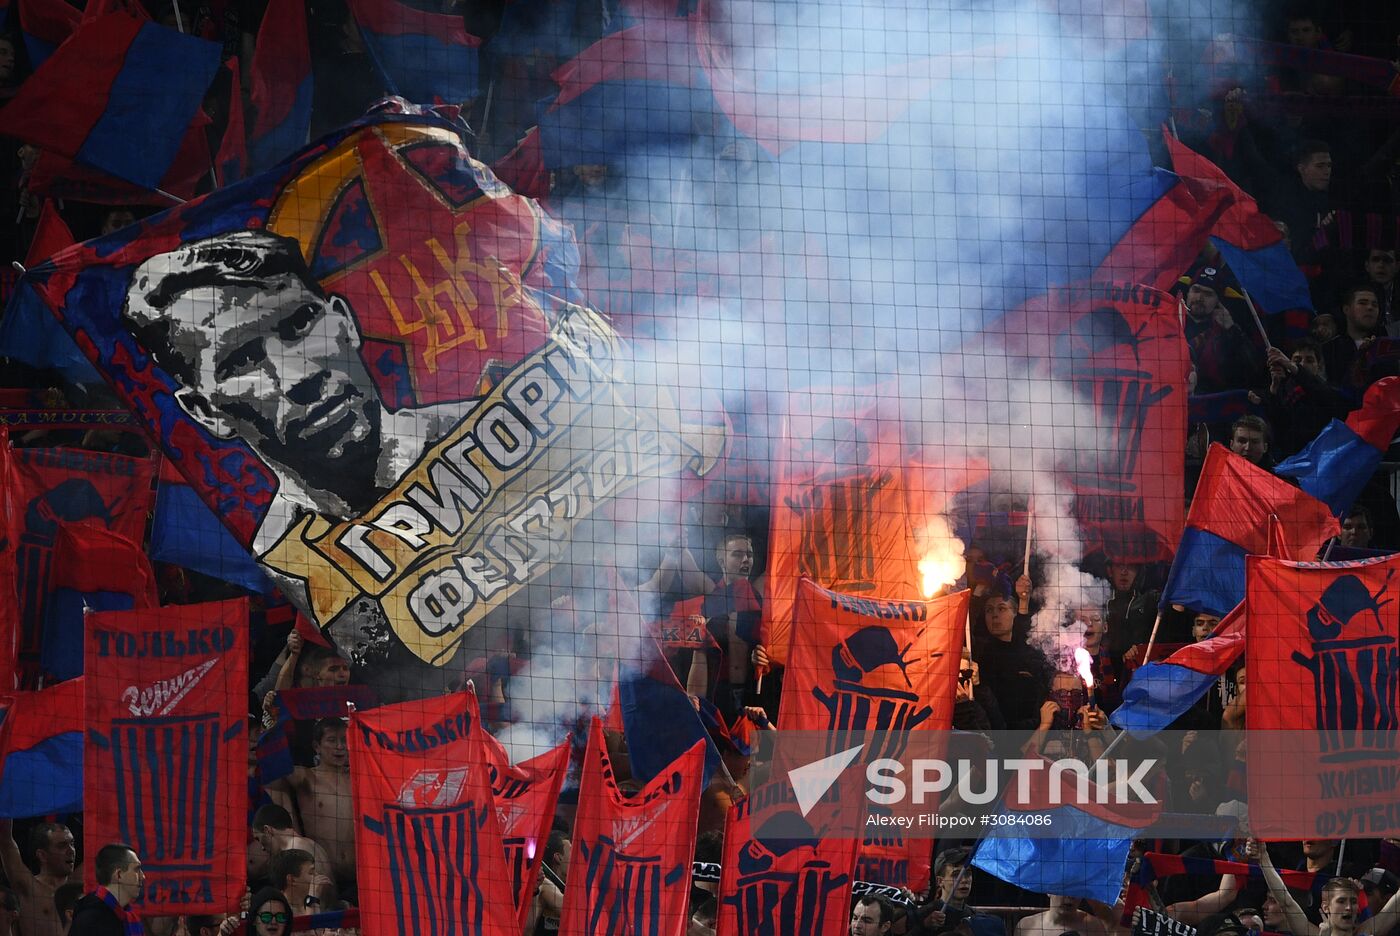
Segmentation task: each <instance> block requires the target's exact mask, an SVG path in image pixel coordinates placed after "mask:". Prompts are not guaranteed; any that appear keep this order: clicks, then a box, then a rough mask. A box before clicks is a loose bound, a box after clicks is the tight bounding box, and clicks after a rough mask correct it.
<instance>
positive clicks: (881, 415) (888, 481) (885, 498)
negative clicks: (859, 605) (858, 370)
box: [762, 391, 921, 665]
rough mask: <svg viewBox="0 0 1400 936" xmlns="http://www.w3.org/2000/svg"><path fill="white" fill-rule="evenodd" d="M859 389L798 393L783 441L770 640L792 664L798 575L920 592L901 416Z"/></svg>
mask: <svg viewBox="0 0 1400 936" xmlns="http://www.w3.org/2000/svg"><path fill="white" fill-rule="evenodd" d="M852 396H854V394H852V393H851V392H849V391H847V392H845V393H835V392H833V393H830V394H826V393H813V394H811V395H810V396H802V395H796V394H794V395H793V399H792V401H791V404H790V408H789V412H788V413H787V415H786V417H785V419H784V421H783V433H782V438H781V440H780V442H779V445H778V456H777V459H776V461H777V465H776V475H777V477H776V482H775V484H774V488H773V507H772V514H771V516H770V519H769V552H768V594H767V596H766V599H767V600H766V602H765V604H764V607H763V630H762V642H763V643H764V645H765V646H766V648H767V650H768V656H769V658H770V659H772V660H773V661H774V662H775V663H778V664H780V665H784V664H786V663H787V659H788V643H789V640H790V633H791V628H792V619H793V609H794V607H795V605H796V601H797V582H798V580H799V579H802V578H809V579H811V580H813V581H814V582H817V583H818V584H820V585H823V586H826V587H828V588H833V589H836V590H837V591H843V592H849V593H851V594H856V595H880V596H883V597H909V598H914V597H919V596H920V585H921V580H920V576H919V570H918V557H917V556H915V555H914V542H913V533H912V531H911V529H910V526H909V516H908V505H907V503H906V499H905V486H904V472H903V466H902V461H903V450H902V447H901V445H900V443H899V414H898V412H897V411H891V412H883V411H882V410H881V409H880V405H879V403H880V398H881V395H880V394H878V393H871V394H868V395H861V396H862V398H866V399H870V400H871V402H869V403H867V404H865V405H863V406H856V405H854V404H848V402H845V401H848V400H849V399H850V398H851V397H852Z"/></svg>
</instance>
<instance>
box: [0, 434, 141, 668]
mask: <svg viewBox="0 0 1400 936" xmlns="http://www.w3.org/2000/svg"><path fill="white" fill-rule="evenodd" d="M154 475H155V464H154V462H152V461H151V460H150V459H148V458H130V457H128V456H126V455H110V454H107V453H105V452H89V451H85V450H82V449H15V450H14V451H13V452H12V453H11V455H10V459H9V472H8V473H7V484H6V489H7V490H6V494H5V496H6V501H7V504H6V507H7V511H6V512H7V514H8V518H7V520H8V530H7V533H8V535H9V537H10V540H11V542H13V543H14V544H15V547H14V548H15V567H16V581H17V583H18V591H19V628H20V630H19V649H20V653H21V654H22V655H33V654H37V653H38V652H39V649H40V645H39V636H40V633H41V630H42V628H41V624H42V623H43V620H44V617H43V615H44V606H45V603H46V602H47V600H48V594H49V590H50V583H51V578H52V570H53V547H54V542H55V540H56V538H57V536H58V531H59V528H60V527H62V526H73V525H82V526H89V527H98V528H101V529H106V530H109V531H111V532H112V533H115V534H117V535H118V536H121V537H124V538H125V539H128V540H130V541H132V542H134V543H140V542H142V541H143V540H144V538H145V534H146V519H147V515H148V514H149V513H150V510H151V480H152V478H153V477H154Z"/></svg>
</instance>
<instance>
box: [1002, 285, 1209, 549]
mask: <svg viewBox="0 0 1400 936" xmlns="http://www.w3.org/2000/svg"><path fill="white" fill-rule="evenodd" d="M1179 306H1180V303H1179V302H1178V301H1177V300H1176V299H1175V298H1174V297H1173V296H1170V295H1168V294H1167V293H1164V292H1160V291H1158V290H1156V289H1152V288H1150V287H1147V286H1140V285H1136V284H1133V283H1112V282H1094V283H1080V284H1076V285H1075V286H1072V287H1070V288H1067V289H1060V290H1054V291H1052V292H1051V293H1050V294H1049V295H1047V296H1045V297H1043V298H1040V299H1036V300H1034V301H1032V302H1031V303H1029V304H1028V305H1027V306H1026V307H1024V308H1022V309H1020V310H1018V311H1017V312H1016V313H1014V314H1012V315H1010V316H1008V317H1007V318H1006V319H1005V320H1004V321H1003V322H1001V323H998V324H997V325H996V326H995V327H994V329H993V335H994V336H995V337H996V340H1000V341H1004V343H1005V345H1006V350H1007V351H1008V352H1010V353H1011V354H1012V355H1013V356H1025V357H1026V358H1027V359H1029V360H1031V361H1033V362H1036V363H1037V365H1039V366H1042V367H1048V373H1045V374H1032V375H1031V376H1033V377H1036V376H1044V377H1051V378H1054V379H1057V380H1060V381H1064V382H1065V383H1068V384H1069V385H1070V386H1072V387H1073V388H1074V391H1075V396H1076V397H1077V399H1078V401H1079V403H1080V404H1081V407H1082V409H1083V415H1084V416H1089V417H1091V418H1092V420H1093V421H1092V423H1091V424H1088V425H1085V424H1083V423H1082V422H1079V421H1076V423H1075V425H1076V428H1077V429H1079V430H1080V432H1081V434H1082V436H1083V437H1084V438H1085V439H1086V444H1085V445H1084V446H1082V447H1081V448H1080V449H1079V450H1077V451H1076V452H1075V453H1074V458H1075V461H1074V464H1073V465H1072V467H1071V466H1067V467H1069V468H1070V470H1069V471H1068V477H1067V480H1068V481H1069V484H1070V486H1071V488H1072V489H1073V491H1074V494H1075V499H1074V505H1073V513H1074V517H1075V519H1076V520H1078V521H1079V525H1080V528H1081V529H1082V530H1083V531H1084V533H1085V536H1086V537H1087V538H1088V542H1087V543H1086V546H1087V547H1088V550H1089V551H1092V550H1096V549H1098V550H1102V551H1103V552H1104V553H1105V554H1106V555H1107V556H1108V558H1109V559H1113V560H1117V561H1120V562H1133V563H1140V562H1159V561H1169V560H1170V559H1171V557H1172V551H1173V550H1174V549H1175V548H1176V542H1177V539H1178V538H1179V537H1180V536H1181V529H1182V525H1183V523H1184V522H1185V509H1184V507H1183V503H1182V497H1181V492H1182V491H1183V490H1185V480H1184V474H1183V473H1184V470H1185V468H1184V465H1185V446H1186V415H1187V413H1186V411H1187V399H1186V398H1187V387H1186V380H1187V376H1188V375H1189V373H1190V371H1191V358H1190V352H1189V349H1188V348H1187V346H1186V340H1185V338H1184V337H1183V335H1182V330H1181V317H1180V315H1179V314H1178V308H1179Z"/></svg>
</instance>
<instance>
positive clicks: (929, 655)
mask: <svg viewBox="0 0 1400 936" xmlns="http://www.w3.org/2000/svg"><path fill="white" fill-rule="evenodd" d="M971 594H972V593H971V592H969V591H967V590H963V591H959V592H955V593H953V594H951V595H948V596H947V597H944V598H936V599H934V600H932V601H883V600H880V599H878V598H867V597H864V596H858V595H851V594H844V593H840V592H835V591H829V590H827V589H825V588H821V587H820V586H818V585H816V584H815V583H813V582H812V581H811V580H810V579H803V580H802V582H801V584H800V585H799V586H798V592H797V609H796V618H795V620H794V622H793V641H792V652H791V656H790V657H789V659H788V667H787V676H786V678H785V680H784V682H783V699H782V707H781V709H780V715H779V720H778V726H779V728H781V729H783V730H799V731H813V732H816V731H820V732H825V733H826V734H827V736H828V738H829V739H830V740H829V741H828V743H827V754H836V753H838V752H840V751H843V750H845V749H847V748H850V747H851V746H852V745H853V744H855V743H856V741H855V738H856V736H862V735H865V736H868V734H869V733H871V732H882V733H887V734H881V735H878V736H877V737H881V738H883V739H884V741H885V743H886V744H887V745H890V746H889V747H887V748H885V749H883V750H878V751H877V750H876V749H874V748H873V747H870V746H867V748H866V750H865V752H864V753H863V754H862V758H866V759H868V760H874V759H876V758H879V757H896V758H897V757H899V756H900V755H901V754H902V753H903V745H904V744H906V743H907V740H908V739H907V736H906V733H907V732H909V731H946V730H948V729H949V728H951V727H952V723H953V696H954V694H955V688H956V684H957V676H958V667H959V663H960V660H961V656H960V655H959V652H958V648H959V646H960V645H961V643H962V640H963V625H964V623H965V622H966V621H967V607H968V600H969V598H970V596H971ZM896 745H897V747H896ZM868 760H867V761H865V762H868ZM884 831H885V832H888V831H889V830H888V829H886V830H884ZM928 858H929V853H928V850H927V849H925V848H915V847H914V843H913V842H910V841H903V842H895V843H882V844H879V845H874V844H867V846H866V847H865V848H864V849H863V850H862V857H861V864H860V866H859V870H858V874H859V876H860V878H861V879H862V880H870V881H874V882H876V883H880V884H890V885H893V886H896V887H910V888H913V889H916V890H917V889H921V888H922V887H923V886H924V884H926V883H927V879H928V872H929V867H928Z"/></svg>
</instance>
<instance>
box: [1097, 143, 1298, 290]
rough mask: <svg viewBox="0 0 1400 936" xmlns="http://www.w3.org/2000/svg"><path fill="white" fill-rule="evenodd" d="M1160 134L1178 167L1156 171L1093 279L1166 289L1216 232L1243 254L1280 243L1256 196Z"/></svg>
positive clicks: (1272, 256) (1266, 257)
mask: <svg viewBox="0 0 1400 936" xmlns="http://www.w3.org/2000/svg"><path fill="white" fill-rule="evenodd" d="M1162 136H1163V138H1164V140H1165V141H1166V146H1167V149H1168V151H1169V152H1170V153H1171V155H1172V161H1173V165H1175V166H1176V168H1177V172H1176V173H1171V172H1167V171H1166V170H1163V169H1154V170H1153V171H1152V178H1153V181H1154V184H1155V185H1156V186H1157V191H1156V193H1155V195H1154V197H1153V200H1152V201H1151V202H1150V204H1148V205H1146V206H1145V210H1144V211H1142V212H1141V214H1140V215H1139V216H1138V217H1137V219H1136V220H1135V221H1134V222H1133V223H1132V224H1131V226H1130V227H1128V229H1127V230H1126V231H1125V232H1124V233H1123V235H1122V236H1121V237H1120V238H1119V240H1118V241H1117V242H1116V243H1114V244H1113V245H1112V247H1111V249H1110V250H1108V252H1107V255H1106V256H1105V257H1104V258H1103V260H1102V262H1100V263H1099V266H1098V270H1097V272H1096V274H1095V275H1094V277H1093V278H1094V279H1095V280H1098V279H1103V278H1107V279H1113V280H1120V281H1123V282H1128V283H1141V284H1144V285H1147V286H1152V287H1154V288H1156V289H1160V290H1163V291H1167V290H1170V289H1171V288H1172V286H1173V285H1174V284H1175V283H1176V280H1177V277H1179V276H1181V274H1182V273H1184V272H1185V271H1186V270H1187V269H1188V268H1189V267H1190V266H1191V264H1192V263H1194V262H1195V261H1196V257H1197V255H1198V254H1200V252H1201V248H1203V247H1204V246H1206V241H1207V240H1208V239H1209V237H1210V236H1211V235H1212V234H1216V235H1217V236H1218V238H1217V239H1218V241H1219V243H1221V244H1224V245H1225V246H1226V247H1227V248H1228V247H1229V246H1230V245H1237V246H1238V247H1239V251H1237V255H1239V256H1243V255H1244V251H1246V250H1249V251H1253V250H1256V249H1259V248H1263V247H1266V246H1270V245H1277V244H1279V243H1281V241H1280V235H1279V232H1278V230H1277V229H1275V228H1274V227H1273V225H1272V223H1271V222H1269V219H1268V218H1266V217H1264V216H1263V215H1261V214H1259V210H1258V207H1257V206H1256V205H1255V203H1254V200H1253V199H1252V198H1250V197H1249V196H1248V195H1246V194H1245V193H1244V192H1243V191H1242V190H1241V189H1240V188H1239V187H1238V186H1236V185H1234V183H1232V182H1230V181H1229V179H1228V178H1226V177H1225V175H1224V174H1223V173H1222V172H1220V170H1219V169H1217V168H1216V167H1215V166H1213V165H1212V164H1211V163H1210V162H1209V160H1206V159H1203V158H1202V157H1200V156H1198V155H1197V154H1196V153H1194V152H1192V151H1191V150H1189V149H1187V148H1186V147H1185V146H1182V145H1181V143H1180V142H1179V141H1178V140H1176V138H1175V137H1173V136H1172V135H1171V134H1170V133H1167V132H1166V130H1165V129H1164V130H1163V132H1162ZM1270 249H1272V247H1270ZM1284 251H1285V253H1286V251H1287V248H1286V247H1284ZM1275 259H1276V254H1274V253H1269V254H1266V255H1261V258H1260V261H1259V262H1263V261H1264V260H1275ZM1247 272H1248V271H1247ZM1283 272H1286V270H1285V271H1283ZM1295 272H1296V267H1295ZM1283 282H1284V283H1291V282H1292V280H1291V279H1285V280H1284V281H1283ZM1283 308H1286V306H1285V307H1282V308H1279V309H1278V311H1282V310H1283Z"/></svg>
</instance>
